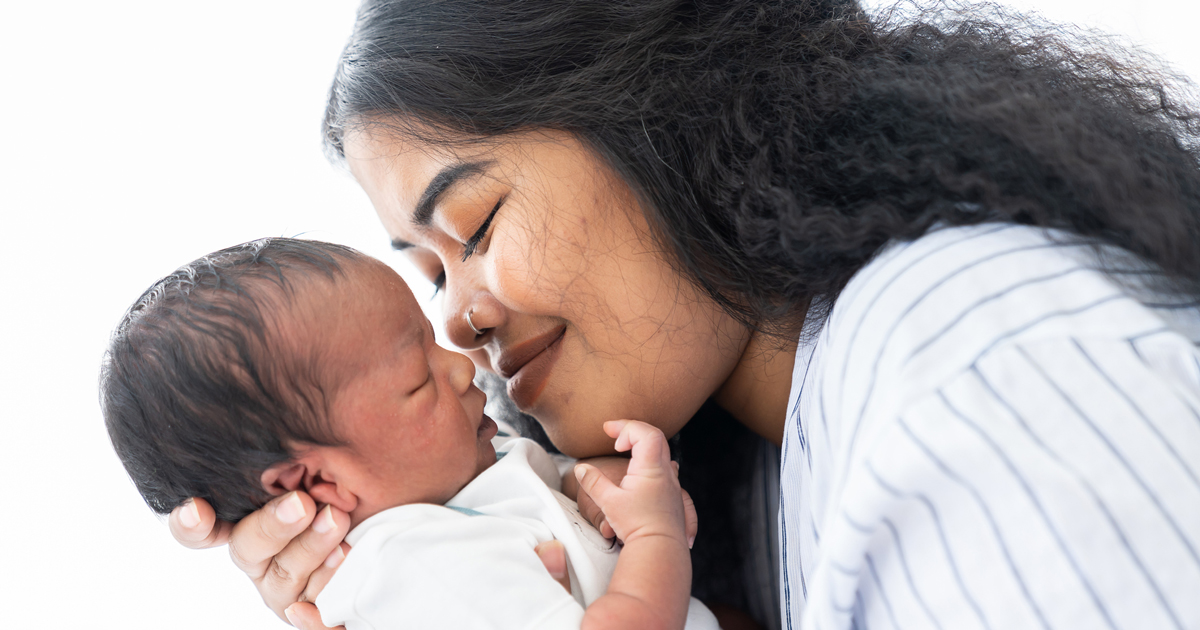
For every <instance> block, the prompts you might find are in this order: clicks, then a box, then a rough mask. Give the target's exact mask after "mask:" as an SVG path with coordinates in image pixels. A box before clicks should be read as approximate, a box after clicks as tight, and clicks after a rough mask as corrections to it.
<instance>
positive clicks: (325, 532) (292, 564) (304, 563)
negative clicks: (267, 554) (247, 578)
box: [235, 505, 350, 614]
mask: <svg viewBox="0 0 1200 630" xmlns="http://www.w3.org/2000/svg"><path fill="white" fill-rule="evenodd" d="M349 530H350V516H349V515H348V514H346V513H345V512H343V511H341V510H338V509H336V508H334V507H333V506H330V505H327V506H325V507H323V508H321V510H320V512H318V513H317V516H316V517H315V518H313V519H312V524H311V525H310V526H309V527H308V529H305V530H304V531H303V532H302V533H301V534H300V535H299V536H296V537H295V538H293V539H292V540H291V542H289V543H288V544H287V546H285V547H284V548H283V550H282V551H280V552H279V553H277V554H276V555H275V556H274V557H273V558H271V559H270V560H269V561H268V563H267V565H266V568H265V570H264V572H263V575H262V577H261V578H259V579H257V580H255V586H257V587H258V592H259V594H260V595H262V598H263V601H264V602H266V604H267V606H269V607H270V608H271V610H274V611H275V613H276V614H282V612H283V609H284V608H286V607H287V606H288V605H289V604H291V603H292V602H294V601H297V600H298V599H300V595H301V594H302V593H304V592H305V589H306V588H307V587H308V581H309V579H310V578H311V577H312V575H313V573H314V572H315V571H317V570H318V569H319V568H321V567H322V566H323V565H324V563H325V561H326V560H328V559H329V557H330V554H331V553H333V552H334V549H335V548H337V546H338V545H339V544H340V543H341V542H342V539H343V538H345V537H346V534H347V533H348V532H349ZM235 537H236V534H235ZM322 586H324V585H322Z"/></svg>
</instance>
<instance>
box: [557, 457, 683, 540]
mask: <svg viewBox="0 0 1200 630" xmlns="http://www.w3.org/2000/svg"><path fill="white" fill-rule="evenodd" d="M579 464H586V465H588V466H591V467H592V468H595V469H596V470H599V471H600V474H602V475H604V477H606V478H607V479H608V480H609V481H611V482H613V484H615V485H618V486H619V485H621V480H622V479H624V478H625V473H626V472H627V471H628V470H629V458H628V457H616V456H608V457H591V458H588V459H581V460H579V461H578V462H577V463H576V464H575V465H576V466H578V465H579ZM672 465H673V466H674V467H675V471H676V473H678V472H679V464H678V463H675V462H672ZM562 491H563V494H565V495H567V497H568V498H572V499H575V502H576V503H578V504H579V512H580V514H582V515H583V517H584V518H586V519H587V520H588V521H589V522H591V524H592V525H595V526H596V529H598V530H600V535H601V536H604V537H605V538H612V537H613V536H616V532H614V531H613V528H612V526H611V525H609V524H608V520H607V519H606V518H605V517H604V511H603V510H601V509H600V506H598V505H596V502H595V501H594V500H593V499H592V497H591V496H590V495H589V494H588V493H587V492H581V491H580V488H579V482H578V480H577V479H576V478H575V472H574V471H571V472H569V473H567V474H566V475H564V476H563V490H562ZM680 491H681V492H682V493H683V505H684V507H685V508H686V516H687V522H686V524H685V529H686V532H687V537H688V540H689V541H691V540H695V539H696V531H697V530H698V529H699V521H698V520H697V518H696V506H695V504H694V503H692V496H691V495H690V494H688V491H687V490H684V489H682V488H680Z"/></svg>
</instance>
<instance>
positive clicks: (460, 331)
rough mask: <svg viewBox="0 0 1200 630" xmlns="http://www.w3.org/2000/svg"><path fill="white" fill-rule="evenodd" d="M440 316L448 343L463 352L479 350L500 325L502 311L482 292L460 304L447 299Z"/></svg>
mask: <svg viewBox="0 0 1200 630" xmlns="http://www.w3.org/2000/svg"><path fill="white" fill-rule="evenodd" d="M448 297H449V296H448ZM443 313H444V317H445V319H446V321H445V324H446V334H447V335H448V336H449V338H450V343H453V344H454V345H456V346H458V347H459V348H463V349H464V350H473V349H475V348H479V347H482V346H483V344H484V343H486V342H487V340H488V338H489V335H490V333H491V332H492V331H493V330H495V329H496V328H499V327H500V326H501V325H503V323H504V307H503V306H502V305H501V304H500V302H499V301H497V300H496V298H494V297H492V296H491V295H490V294H488V293H486V292H476V293H474V294H472V295H470V296H467V297H466V299H462V300H455V301H451V300H449V299H447V301H446V303H445V310H444V311H443Z"/></svg>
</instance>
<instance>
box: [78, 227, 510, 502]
mask: <svg viewBox="0 0 1200 630" xmlns="http://www.w3.org/2000/svg"><path fill="white" fill-rule="evenodd" d="M474 375H475V368H474V365H473V364H472V363H471V361H470V359H468V358H467V357H465V356H463V355H461V354H458V353H456V352H452V351H449V350H446V349H443V348H441V347H440V346H438V345H437V344H436V343H435V342H434V333H433V328H432V326H431V325H430V323H429V321H428V320H427V319H425V317H424V316H423V315H422V313H421V309H420V307H419V306H418V305H417V303H416V300H415V299H414V298H413V295H412V293H411V292H410V291H409V289H408V287H407V286H406V285H405V284H404V281H403V280H401V279H400V277H399V276H398V275H396V273H395V272H394V271H392V270H391V269H390V268H388V267H387V266H386V265H384V264H383V263H381V262H379V261H377V260H375V259H373V258H370V257H369V256H365V255H363V254H360V253H358V252H356V251H354V250H352V249H350V248H347V247H342V246H340V245H333V244H329V243H321V242H318V241H304V240H295V239H283V238H277V239H264V240H261V241H255V242H252V243H246V244H244V245H238V246H236V247H231V248H229V249H225V250H222V251H219V252H216V253H214V254H211V255H209V256H205V257H204V258H201V259H200V260H197V261H195V262H193V263H191V264H189V265H186V266H184V267H182V268H181V269H179V270H178V271H176V272H175V273H173V274H171V275H170V276H167V277H166V278H163V279H162V280H160V281H158V282H157V283H155V284H154V286H153V287H151V288H150V289H149V290H147V291H146V292H145V293H144V294H143V295H142V297H141V298H139V299H138V301H137V302H136V303H135V304H134V305H133V307H132V308H130V309H129V312H128V313H126V315H125V317H124V318H123V319H122V320H121V323H120V325H119V326H118V327H117V330H116V332H115V333H114V335H113V340H112V343H111V344H110V347H109V351H108V354H107V355H106V357H105V361H104V367H103V370H102V373H101V398H102V404H103V408H104V419H105V423H106V424H107V426H108V432H109V436H110V437H111V438H112V442H113V446H114V448H115V449H116V451H117V455H118V456H119V457H120V458H121V461H122V462H123V463H124V464H125V468H126V470H128V471H129V475H130V477H132V478H133V481H134V484H135V485H136V486H137V488H138V490H139V491H140V492H141V493H142V496H143V497H144V498H145V499H146V502H147V503H148V504H149V505H150V506H151V508H153V509H154V510H155V511H156V512H159V513H167V512H169V511H171V510H172V509H173V508H175V507H176V506H178V505H180V504H181V503H183V502H184V501H185V500H186V499H187V498H188V497H192V496H197V497H203V498H205V499H207V500H209V501H210V502H212V504H213V506H214V508H216V511H217V515H218V516H219V517H220V518H222V519H225V520H229V521H236V520H239V519H240V518H242V517H243V516H245V515H246V514H248V513H249V512H251V511H253V510H255V509H257V508H258V507H259V506H261V505H262V504H263V503H265V502H266V501H267V500H269V499H270V498H271V497H272V496H274V495H279V494H283V493H286V492H289V491H291V490H297V489H299V490H305V491H307V492H308V493H309V494H311V495H312V497H313V498H314V499H315V500H316V501H317V502H318V503H329V504H331V505H333V506H334V507H337V508H339V509H341V510H344V511H346V512H348V513H349V514H350V517H351V523H352V524H357V523H359V522H361V521H362V520H363V519H365V518H367V517H368V516H371V515H372V514H375V513H376V512H379V511H380V510H383V509H386V508H389V507H394V506H397V505H404V504H408V503H444V502H445V501H446V500H448V499H449V498H450V497H452V496H453V495H454V494H455V493H457V492H458V490H460V489H461V488H462V487H463V486H464V485H466V484H467V483H468V482H469V481H470V480H471V479H474V478H475V476H476V475H478V474H479V473H480V472H482V471H483V470H484V469H485V468H487V467H488V466H490V465H491V464H492V463H494V462H495V457H496V456H495V451H494V450H493V449H492V446H491V441H490V440H491V437H492V436H493V435H494V434H495V427H496V425H495V423H493V422H492V421H491V420H490V419H489V418H487V417H486V416H484V415H483V406H484V402H485V396H484V394H483V392H481V391H480V390H479V389H478V388H476V387H475V386H474V384H473V383H472V381H473V378H474Z"/></svg>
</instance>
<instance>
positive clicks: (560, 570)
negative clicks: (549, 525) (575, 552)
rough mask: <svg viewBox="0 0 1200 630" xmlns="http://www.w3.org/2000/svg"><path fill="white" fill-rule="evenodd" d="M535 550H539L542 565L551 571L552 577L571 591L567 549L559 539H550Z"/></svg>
mask: <svg viewBox="0 0 1200 630" xmlns="http://www.w3.org/2000/svg"><path fill="white" fill-rule="evenodd" d="M533 550H534V551H535V552H537V555H538V558H540V559H541V561H542V565H543V566H545V567H546V570H547V571H549V572H550V577H552V578H554V581H556V582H558V583H559V584H560V585H562V587H563V588H565V589H567V592H568V593H570V592H571V578H569V577H567V549H566V547H563V544H562V543H561V542H559V541H557V540H548V541H546V542H544V543H542V544H540V545H538V546H537V547H534V548H533Z"/></svg>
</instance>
